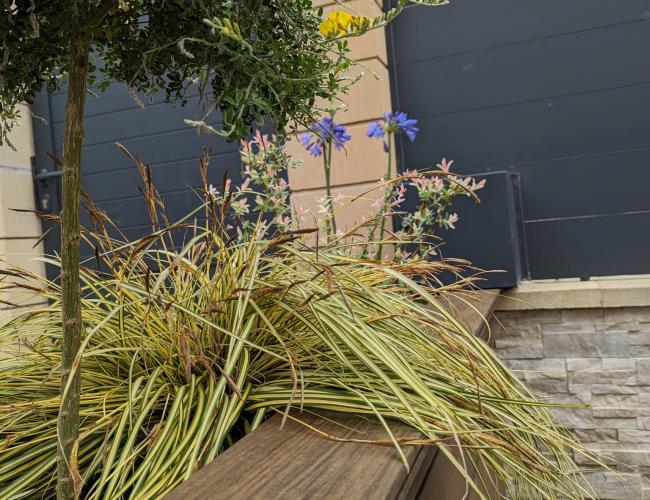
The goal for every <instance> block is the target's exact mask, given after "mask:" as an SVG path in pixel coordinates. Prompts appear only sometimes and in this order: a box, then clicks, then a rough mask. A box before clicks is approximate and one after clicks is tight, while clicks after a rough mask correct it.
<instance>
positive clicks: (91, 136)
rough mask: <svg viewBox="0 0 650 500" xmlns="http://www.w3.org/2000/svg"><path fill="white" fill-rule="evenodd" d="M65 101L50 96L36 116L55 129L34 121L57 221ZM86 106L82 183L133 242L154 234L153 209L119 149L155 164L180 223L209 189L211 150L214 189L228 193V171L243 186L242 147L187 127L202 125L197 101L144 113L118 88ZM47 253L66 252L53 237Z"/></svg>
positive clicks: (42, 200)
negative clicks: (204, 169)
mask: <svg viewBox="0 0 650 500" xmlns="http://www.w3.org/2000/svg"><path fill="white" fill-rule="evenodd" d="M65 100H66V93H65V91H61V92H57V93H54V94H46V93H43V94H41V95H40V96H39V97H38V100H37V102H36V103H35V105H34V106H33V112H34V114H35V115H38V116H40V117H42V118H45V119H46V120H47V124H44V123H43V121H42V120H39V119H35V120H34V137H35V142H36V158H35V162H34V163H35V172H36V178H37V181H36V185H37V196H38V198H39V204H40V207H41V208H42V209H46V210H48V211H51V212H52V213H58V212H59V208H60V207H59V200H60V181H59V178H58V177H57V169H56V166H55V165H54V162H53V161H52V160H51V159H50V157H49V156H48V155H47V153H48V152H54V154H55V155H56V156H57V157H59V158H60V157H61V156H62V152H61V145H62V140H63V121H64V109H65ZM86 106H87V109H86V115H85V116H86V119H85V125H86V136H85V140H84V149H83V175H82V183H83V186H84V188H85V189H86V191H87V192H88V193H89V194H90V196H91V197H92V198H93V199H94V200H95V202H96V203H97V205H98V206H99V207H100V208H101V209H103V210H104V211H106V212H107V214H108V215H109V216H110V217H111V218H112V219H113V221H114V222H115V223H116V224H118V225H119V226H120V228H121V229H122V230H123V232H124V233H125V234H126V235H127V236H128V237H129V238H134V237H137V236H141V235H143V234H146V232H147V231H148V230H149V227H150V226H149V225H148V217H147V209H146V205H145V202H144V200H143V199H142V197H141V196H140V194H139V192H138V186H140V185H141V184H142V181H141V179H140V175H139V173H138V170H137V168H136V166H135V165H134V164H133V161H132V160H130V159H129V158H128V157H127V156H125V155H124V154H123V153H122V152H121V151H120V150H119V149H118V148H117V147H116V146H115V144H114V143H115V142H116V141H118V142H120V143H122V144H123V145H124V146H126V147H127V148H128V149H129V150H130V151H131V152H132V153H133V154H137V155H138V156H139V157H140V158H141V159H142V161H144V162H145V163H150V164H151V167H152V177H153V181H154V183H155V185H156V187H157V188H158V189H159V191H160V192H161V195H162V197H163V199H164V201H165V205H166V207H167V211H168V214H169V217H170V220H172V221H173V220H177V219H178V218H180V217H182V216H183V215H186V214H187V213H189V212H190V211H191V210H192V209H194V208H196V207H197V205H198V199H197V195H196V194H195V192H194V191H193V190H192V188H197V187H199V186H200V183H201V182H200V176H199V169H198V166H199V161H198V159H199V157H200V156H201V155H202V153H203V150H204V148H206V147H207V148H210V150H211V156H212V160H211V164H210V165H211V170H210V176H211V180H212V182H213V184H215V185H216V186H219V185H221V183H222V180H223V175H224V171H225V170H226V169H227V170H228V173H229V176H230V177H231V178H233V179H234V180H235V181H238V180H239V179H240V171H241V169H240V162H239V154H238V152H237V151H238V147H239V146H238V144H234V143H227V142H226V141H225V140H224V139H222V138H218V137H216V136H213V135H205V134H202V135H198V134H197V132H196V131H195V130H194V129H193V128H191V127H189V126H188V125H186V124H185V123H184V121H183V120H184V119H185V118H194V117H195V116H196V115H197V113H198V110H197V107H196V96H194V97H191V98H190V99H189V103H188V105H187V106H186V107H173V106H171V105H170V104H166V103H164V102H163V101H162V99H160V98H159V99H156V100H154V102H153V103H148V104H147V105H146V106H145V109H141V108H139V107H138V106H137V105H136V104H135V102H134V101H133V99H132V98H131V97H130V96H129V94H128V92H127V90H126V88H125V87H124V86H122V85H118V84H114V85H112V86H111V87H109V90H108V91H107V92H105V93H102V94H99V97H92V96H90V95H89V97H88V98H87V101H86ZM85 222H87V220H86V218H85V214H83V215H82V223H85ZM45 246H46V251H47V252H53V251H56V252H58V251H59V239H58V234H57V232H56V231H51V232H50V233H48V236H47V238H46V240H45ZM50 272H55V271H54V270H50Z"/></svg>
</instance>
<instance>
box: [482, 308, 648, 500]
mask: <svg viewBox="0 0 650 500" xmlns="http://www.w3.org/2000/svg"><path fill="white" fill-rule="evenodd" d="M492 334H493V335H494V337H495V342H496V349H497V352H498V354H499V355H500V357H501V358H502V359H503V360H504V361H505V363H506V364H507V365H508V366H509V367H511V368H512V369H514V370H517V373H518V375H519V376H520V377H521V378H522V379H524V380H525V381H526V382H527V384H528V385H529V386H530V387H531V388H532V389H533V390H534V391H535V392H536V393H537V394H539V395H540V397H542V398H543V399H545V400H549V401H554V402H559V403H568V404H576V403H577V404H586V405H588V406H587V407H583V408H562V409H558V410H554V412H555V413H556V415H557V417H558V419H559V421H560V422H561V423H563V424H564V425H566V426H567V427H570V428H572V429H574V430H575V432H576V434H577V436H578V437H579V438H580V439H581V440H582V442H583V443H584V444H585V445H586V446H587V447H588V448H590V449H592V450H594V451H596V452H598V453H600V454H601V455H602V456H603V457H604V459H605V461H606V463H608V464H609V465H610V467H611V468H612V469H614V470H615V471H616V472H617V473H618V474H619V475H620V478H621V479H620V480H619V479H617V477H616V474H614V473H610V472H603V471H595V470H593V467H590V464H589V463H587V461H586V460H585V459H583V458H582V457H576V460H577V461H578V463H580V464H581V465H583V466H584V467H585V468H586V469H587V472H586V477H587V478H588V480H589V481H590V483H591V484H592V486H593V488H594V490H595V491H596V492H597V493H598V497H599V498H601V499H609V500H627V499H634V500H640V499H650V307H626V308H598V309H552V310H528V311H526V310H524V311H501V312H498V313H497V318H496V320H495V321H493V323H492ZM589 469H592V470H589Z"/></svg>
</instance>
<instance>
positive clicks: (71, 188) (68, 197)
mask: <svg viewBox="0 0 650 500" xmlns="http://www.w3.org/2000/svg"><path fill="white" fill-rule="evenodd" d="M87 7H88V6H87V3H86V0H74V7H73V15H72V18H71V19H70V22H71V23H72V29H73V37H72V41H71V44H70V71H69V76H68V82H69V88H68V101H67V104H66V108H65V131H64V136H63V183H62V188H63V189H62V191H63V203H62V207H63V210H62V212H61V284H62V294H63V300H62V311H61V315H62V324H63V345H62V357H61V408H60V409H59V418H58V422H57V433H58V457H57V497H58V498H59V499H66V500H67V499H71V498H76V497H77V496H78V494H79V489H80V486H81V485H80V477H79V473H78V470H77V457H76V454H77V444H76V441H77V438H78V436H79V391H80V385H81V373H80V369H81V367H80V366H76V367H75V366H74V364H75V358H76V356H77V353H78V352H79V345H80V344H81V330H82V323H81V292H80V288H79V243H80V241H81V233H80V230H79V198H80V194H81V148H82V145H83V136H84V129H83V116H84V108H85V102H86V82H87V80H88V59H89V39H88V38H87V36H86V35H85V34H84V33H83V19H82V16H83V15H84V14H87Z"/></svg>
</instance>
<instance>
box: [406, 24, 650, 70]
mask: <svg viewBox="0 0 650 500" xmlns="http://www.w3.org/2000/svg"><path fill="white" fill-rule="evenodd" d="M645 22H648V19H647V18H642V19H634V20H631V21H623V22H620V23H614V24H604V25H601V26H594V27H591V28H585V29H582V30H576V31H567V32H564V33H556V34H554V35H547V36H541V37H536V38H527V39H525V40H518V41H516V42H509V43H501V44H497V45H487V46H485V47H477V48H474V49H469V50H461V51H458V52H454V53H451V54H441V55H439V56H434V57H423V58H419V59H411V60H408V61H402V62H398V63H397V67H398V68H399V67H401V66H407V65H409V64H418V63H421V62H425V61H436V60H439V59H450V58H453V57H458V56H462V55H466V54H473V53H477V52H490V51H494V50H498V49H502V48H505V47H512V46H515V45H525V44H527V43H534V42H539V41H542V40H552V39H553V38H562V37H567V36H572V35H579V34H582V33H589V32H591V31H599V30H607V29H611V28H618V27H620V26H626V25H630V24H636V23H645ZM396 36H397V37H399V35H396Z"/></svg>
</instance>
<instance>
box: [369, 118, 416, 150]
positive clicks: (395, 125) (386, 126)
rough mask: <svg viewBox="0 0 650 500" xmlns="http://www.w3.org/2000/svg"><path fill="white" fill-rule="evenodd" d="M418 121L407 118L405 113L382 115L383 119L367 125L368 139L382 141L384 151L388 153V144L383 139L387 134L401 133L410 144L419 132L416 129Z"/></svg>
mask: <svg viewBox="0 0 650 500" xmlns="http://www.w3.org/2000/svg"><path fill="white" fill-rule="evenodd" d="M417 123H418V121H417V120H416V119H415V118H409V117H408V115H407V114H406V113H403V112H401V111H396V112H395V113H384V119H383V120H378V121H376V122H374V123H371V124H370V125H368V133H367V135H368V137H374V138H375V139H384V151H388V142H387V141H386V139H385V137H386V134H387V133H403V134H405V135H406V137H408V138H409V140H410V141H411V142H413V141H414V140H415V136H416V135H417V133H418V132H419V131H420V129H419V128H417V127H416V125H417Z"/></svg>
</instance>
